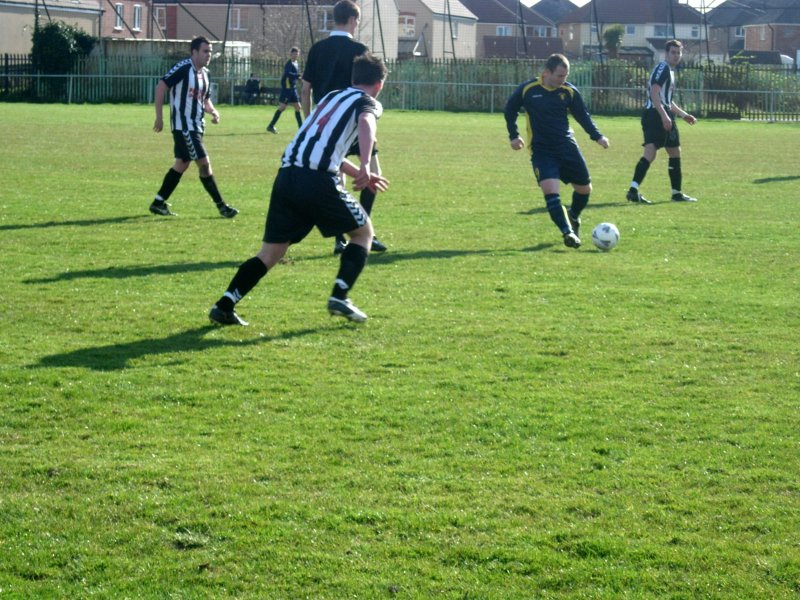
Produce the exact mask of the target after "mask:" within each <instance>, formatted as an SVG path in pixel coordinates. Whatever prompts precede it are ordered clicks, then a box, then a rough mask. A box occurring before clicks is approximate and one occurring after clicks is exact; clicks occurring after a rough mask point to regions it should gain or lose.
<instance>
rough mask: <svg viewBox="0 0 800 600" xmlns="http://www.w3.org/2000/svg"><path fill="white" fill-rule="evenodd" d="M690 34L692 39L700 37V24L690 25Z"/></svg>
mask: <svg viewBox="0 0 800 600" xmlns="http://www.w3.org/2000/svg"><path fill="white" fill-rule="evenodd" d="M691 36H692V37H693V38H694V39H699V38H700V25H692V33H691Z"/></svg>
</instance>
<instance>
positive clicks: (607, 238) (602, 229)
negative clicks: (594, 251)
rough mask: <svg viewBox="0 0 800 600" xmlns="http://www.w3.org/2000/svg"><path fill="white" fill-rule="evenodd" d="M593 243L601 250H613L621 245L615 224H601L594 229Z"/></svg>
mask: <svg viewBox="0 0 800 600" xmlns="http://www.w3.org/2000/svg"><path fill="white" fill-rule="evenodd" d="M592 243H593V244H594V245H595V246H597V247H598V248H600V250H611V249H612V248H613V247H614V246H616V245H617V244H619V229H617V226H616V225H614V224H613V223H600V224H599V225H598V226H597V227H595V228H594V229H592Z"/></svg>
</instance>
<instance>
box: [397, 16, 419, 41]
mask: <svg viewBox="0 0 800 600" xmlns="http://www.w3.org/2000/svg"><path fill="white" fill-rule="evenodd" d="M397 23H398V26H399V27H400V37H403V38H412V37H417V15H416V14H414V13H400V15H399V16H398V17H397Z"/></svg>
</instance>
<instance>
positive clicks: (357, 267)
mask: <svg viewBox="0 0 800 600" xmlns="http://www.w3.org/2000/svg"><path fill="white" fill-rule="evenodd" d="M368 254H369V253H368V252H367V249H366V248H363V247H361V246H359V245H358V244H352V243H351V244H347V248H345V249H344V252H342V258H341V259H340V261H339V272H338V273H337V274H336V281H335V282H334V283H333V291H332V292H331V296H333V297H334V298H339V300H344V299H345V298H347V292H348V291H350V290H351V289H352V287H353V286H354V285H355V283H356V279H358V276H359V275H361V271H363V270H364V265H366V264H367V256H368Z"/></svg>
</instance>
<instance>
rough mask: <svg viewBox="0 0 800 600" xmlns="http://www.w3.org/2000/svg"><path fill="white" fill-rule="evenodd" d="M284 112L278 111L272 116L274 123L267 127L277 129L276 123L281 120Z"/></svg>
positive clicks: (271, 122)
mask: <svg viewBox="0 0 800 600" xmlns="http://www.w3.org/2000/svg"><path fill="white" fill-rule="evenodd" d="M282 112H283V111H281V110H276V111H275V114H274V115H272V121H270V122H269V125H267V127H275V123H277V122H278V119H280V118H281V113H282Z"/></svg>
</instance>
